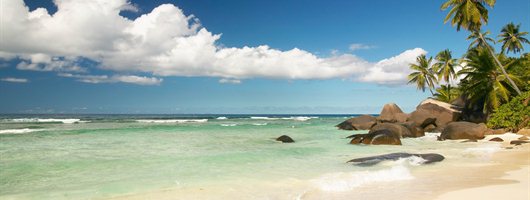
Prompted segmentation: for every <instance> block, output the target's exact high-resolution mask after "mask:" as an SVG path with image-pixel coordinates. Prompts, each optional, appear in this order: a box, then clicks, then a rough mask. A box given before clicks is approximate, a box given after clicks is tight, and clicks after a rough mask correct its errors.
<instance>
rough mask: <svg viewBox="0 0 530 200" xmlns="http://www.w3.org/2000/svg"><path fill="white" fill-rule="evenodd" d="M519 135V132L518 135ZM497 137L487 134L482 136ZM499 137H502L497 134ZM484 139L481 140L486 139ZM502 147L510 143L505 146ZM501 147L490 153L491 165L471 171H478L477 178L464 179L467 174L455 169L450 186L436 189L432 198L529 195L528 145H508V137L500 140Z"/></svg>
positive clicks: (523, 198) (494, 198) (524, 198)
mask: <svg viewBox="0 0 530 200" xmlns="http://www.w3.org/2000/svg"><path fill="white" fill-rule="evenodd" d="M518 136H520V135H518ZM492 137H497V135H490V137H486V139H490V138H492ZM501 138H502V137H501ZM486 139H485V140H486ZM506 147H513V148H512V149H506ZM502 148H503V149H502V150H501V151H499V152H495V153H494V154H493V155H492V158H491V161H492V162H494V164H493V165H490V166H484V167H480V168H478V169H477V168H475V169H470V170H476V172H474V173H480V174H481V179H479V180H472V181H466V180H465V179H466V177H469V176H470V175H469V174H466V173H461V174H459V173H455V174H454V175H456V176H455V177H458V178H457V179H455V180H454V182H455V183H457V184H455V185H448V186H451V187H450V188H444V189H442V190H441V191H439V192H438V194H437V195H436V198H429V199H435V200H452V199H469V198H478V199H484V200H488V199H492V200H498V199H506V197H510V199H514V200H519V199H520V200H528V199H530V181H529V180H530V145H529V144H523V145H520V146H513V145H509V140H508V141H507V140H505V142H503V144H502Z"/></svg>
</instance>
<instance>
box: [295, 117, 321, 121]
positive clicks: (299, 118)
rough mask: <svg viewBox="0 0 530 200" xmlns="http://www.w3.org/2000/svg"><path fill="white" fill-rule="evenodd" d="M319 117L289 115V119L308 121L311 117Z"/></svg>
mask: <svg viewBox="0 0 530 200" xmlns="http://www.w3.org/2000/svg"><path fill="white" fill-rule="evenodd" d="M316 118H318V117H303V116H300V117H289V119H292V120H294V121H307V120H310V119H316Z"/></svg>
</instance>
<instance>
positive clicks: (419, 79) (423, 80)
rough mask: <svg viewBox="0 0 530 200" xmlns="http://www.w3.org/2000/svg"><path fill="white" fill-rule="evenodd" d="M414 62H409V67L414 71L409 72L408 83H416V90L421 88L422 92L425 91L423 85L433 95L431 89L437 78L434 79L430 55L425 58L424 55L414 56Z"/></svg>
mask: <svg viewBox="0 0 530 200" xmlns="http://www.w3.org/2000/svg"><path fill="white" fill-rule="evenodd" d="M416 62H417V63H413V64H410V68H411V69H412V70H414V72H412V73H411V74H409V77H408V78H409V83H416V87H417V88H418V90H420V89H421V91H423V92H425V87H427V88H429V91H431V94H432V95H434V93H433V92H432V89H434V85H435V83H437V80H438V79H436V76H435V75H434V70H433V69H432V66H431V62H432V57H429V58H427V57H426V56H425V55H420V56H418V57H417V58H416Z"/></svg>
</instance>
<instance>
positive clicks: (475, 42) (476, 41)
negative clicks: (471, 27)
mask: <svg viewBox="0 0 530 200" xmlns="http://www.w3.org/2000/svg"><path fill="white" fill-rule="evenodd" d="M489 34H490V31H486V32H483V33H482V36H483V37H484V39H485V40H486V41H489V42H492V43H493V44H495V40H493V39H492V38H490V37H488V35H489ZM467 40H472V42H471V44H469V48H468V49H472V48H475V47H484V46H486V45H488V46H489V47H490V48H492V47H491V45H490V44H489V43H487V42H483V41H482V39H480V36H479V32H478V31H473V32H471V35H469V36H468V37H467Z"/></svg>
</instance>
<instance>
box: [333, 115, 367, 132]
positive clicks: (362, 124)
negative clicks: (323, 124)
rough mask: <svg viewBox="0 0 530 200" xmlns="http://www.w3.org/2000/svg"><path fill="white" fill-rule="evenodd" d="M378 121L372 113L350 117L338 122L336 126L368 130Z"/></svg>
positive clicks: (346, 128)
mask: <svg viewBox="0 0 530 200" xmlns="http://www.w3.org/2000/svg"><path fill="white" fill-rule="evenodd" d="M375 123H376V118H375V117H374V116H371V115H361V116H358V117H353V118H350V119H348V120H346V121H343V122H342V123H340V124H337V125H336V127H338V128H339V129H342V130H368V129H370V127H372V126H373V125H374V124H375Z"/></svg>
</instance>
